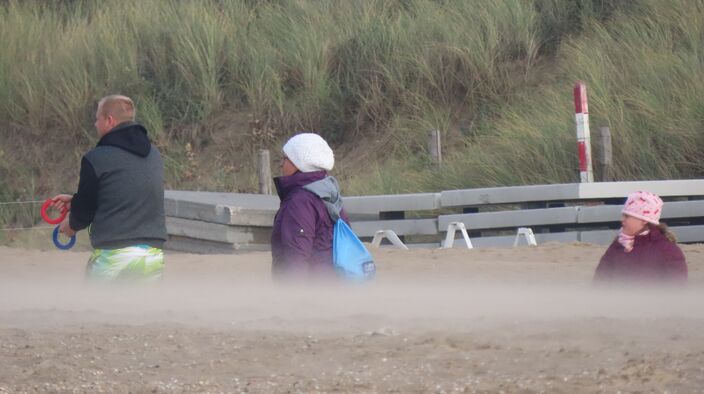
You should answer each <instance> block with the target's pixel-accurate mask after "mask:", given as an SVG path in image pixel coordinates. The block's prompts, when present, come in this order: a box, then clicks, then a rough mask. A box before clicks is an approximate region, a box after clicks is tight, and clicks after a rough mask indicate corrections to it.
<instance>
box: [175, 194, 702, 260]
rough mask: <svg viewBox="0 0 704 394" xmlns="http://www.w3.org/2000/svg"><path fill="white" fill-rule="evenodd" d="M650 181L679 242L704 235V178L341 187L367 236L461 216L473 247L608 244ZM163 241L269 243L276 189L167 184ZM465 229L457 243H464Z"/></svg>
mask: <svg viewBox="0 0 704 394" xmlns="http://www.w3.org/2000/svg"><path fill="white" fill-rule="evenodd" d="M637 190H647V191H651V192H653V193H656V194H658V195H660V196H661V197H662V198H663V199H664V200H665V207H664V209H663V216H662V221H663V222H665V223H668V224H669V225H670V227H671V228H672V230H673V232H674V233H675V234H676V235H677V236H678V239H679V240H680V242H688V243H692V242H704V180H666V181H638V182H601V183H589V184H555V185H531V186H515V187H495V188H479V189H465V190H449V191H442V192H439V193H417V194H397V195H380V196H350V197H344V208H345V210H346V211H347V213H348V214H349V216H350V220H351V222H352V229H353V230H354V231H355V232H356V233H357V234H358V235H359V236H360V237H361V238H362V239H363V240H365V241H371V239H372V237H374V235H375V234H376V233H377V232H378V231H380V230H391V231H393V232H394V233H396V234H397V235H398V236H400V237H401V238H402V239H403V240H404V242H405V243H406V244H407V245H408V246H409V247H439V246H440V243H441V241H442V240H443V238H444V236H445V232H446V231H447V228H448V226H449V225H450V224H451V223H456V222H459V223H463V224H464V226H465V227H466V228H467V231H469V234H470V236H471V240H472V244H473V245H474V247H504V246H513V244H514V241H515V238H516V231H517V229H518V228H520V227H529V228H531V229H532V230H533V232H534V234H535V239H536V241H537V242H538V243H539V244H540V243H544V242H587V243H595V244H601V245H605V244H608V243H610V242H611V241H613V239H614V237H615V235H616V229H617V228H618V227H619V226H620V224H619V220H620V211H621V205H622V204H623V202H624V201H625V198H626V196H627V195H628V194H629V193H631V192H633V191H637ZM164 202H165V211H166V216H167V230H168V233H169V241H168V242H167V248H169V249H175V250H183V251H189V252H197V253H234V252H238V251H249V250H267V249H268V248H269V237H270V235H271V227H272V224H273V222H274V217H275V215H276V211H277V209H278V207H279V199H278V197H277V196H274V195H265V194H241V193H216V192H195V191H176V190H169V191H167V192H166V194H165V201H164ZM464 244H465V242H464V240H463V239H462V237H459V239H457V240H455V246H458V247H459V246H461V245H464Z"/></svg>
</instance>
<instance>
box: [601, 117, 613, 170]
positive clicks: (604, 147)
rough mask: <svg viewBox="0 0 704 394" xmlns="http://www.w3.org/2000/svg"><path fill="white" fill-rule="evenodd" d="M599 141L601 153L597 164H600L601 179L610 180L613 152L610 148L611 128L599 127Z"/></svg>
mask: <svg viewBox="0 0 704 394" xmlns="http://www.w3.org/2000/svg"><path fill="white" fill-rule="evenodd" d="M599 143H600V144H601V155H600V156H599V165H600V166H601V181H602V182H611V165H612V164H613V153H612V150H611V130H609V128H608V127H600V128H599Z"/></svg>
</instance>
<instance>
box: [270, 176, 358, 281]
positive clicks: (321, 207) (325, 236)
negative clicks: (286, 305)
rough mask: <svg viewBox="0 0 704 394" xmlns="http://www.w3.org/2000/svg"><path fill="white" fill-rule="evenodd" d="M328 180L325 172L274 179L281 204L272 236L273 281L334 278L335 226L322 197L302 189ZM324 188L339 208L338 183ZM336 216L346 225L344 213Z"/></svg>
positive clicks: (346, 219)
mask: <svg viewBox="0 0 704 394" xmlns="http://www.w3.org/2000/svg"><path fill="white" fill-rule="evenodd" d="M328 179H330V178H329V177H328V176H327V173H326V172H325V171H316V172H297V173H295V174H293V175H291V176H282V177H278V178H274V184H275V185H276V191H277V192H278V194H279V199H280V200H281V204H280V206H279V210H278V212H277V213H276V218H275V219H274V228H273V231H272V233H271V257H272V267H271V270H272V275H273V276H274V278H277V279H281V278H285V277H297V278H308V277H325V276H334V274H335V271H334V268H333V265H332V239H333V227H334V225H335V223H334V222H333V219H332V218H331V217H330V213H328V207H327V206H326V204H325V202H323V200H322V199H321V197H319V196H318V195H316V194H314V193H313V192H311V191H308V190H306V189H304V186H307V185H310V184H312V183H313V182H316V181H324V180H328ZM322 183H325V182H322ZM326 185H328V186H329V188H330V193H331V194H332V198H333V199H334V200H339V206H341V199H340V197H339V190H334V189H337V183H336V182H329V183H327V184H326ZM330 185H334V186H330ZM339 215H340V216H341V217H342V218H343V219H344V220H345V221H346V222H349V219H348V217H347V214H346V213H345V212H344V211H339Z"/></svg>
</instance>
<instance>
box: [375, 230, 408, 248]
mask: <svg viewBox="0 0 704 394" xmlns="http://www.w3.org/2000/svg"><path fill="white" fill-rule="evenodd" d="M384 238H386V239H388V240H389V242H391V244H392V245H394V246H395V247H397V248H399V249H403V250H408V246H406V245H405V244H404V243H403V241H401V239H400V238H399V237H398V235H396V233H395V232H394V231H393V230H379V231H377V232H376V233H374V239H372V246H373V247H375V248H378V247H379V246H380V245H381V240H382V239H384Z"/></svg>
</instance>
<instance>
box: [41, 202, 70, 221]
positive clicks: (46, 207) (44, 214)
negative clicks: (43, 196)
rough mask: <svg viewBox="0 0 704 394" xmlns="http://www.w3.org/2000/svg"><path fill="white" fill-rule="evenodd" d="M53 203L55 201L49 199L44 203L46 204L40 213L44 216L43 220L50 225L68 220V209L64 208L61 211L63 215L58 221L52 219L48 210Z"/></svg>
mask: <svg viewBox="0 0 704 394" xmlns="http://www.w3.org/2000/svg"><path fill="white" fill-rule="evenodd" d="M53 202H54V200H52V199H48V200H46V201H44V204H43V205H42V210H41V211H40V213H41V215H42V219H44V221H45V222H47V223H49V224H59V223H61V222H63V221H64V219H66V214H67V213H68V209H66V207H64V208H63V209H62V210H61V215H59V217H58V218H56V219H52V218H50V217H49V215H48V214H47V213H46V210H47V209H49V207H50V206H51V204H52V203H53Z"/></svg>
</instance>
